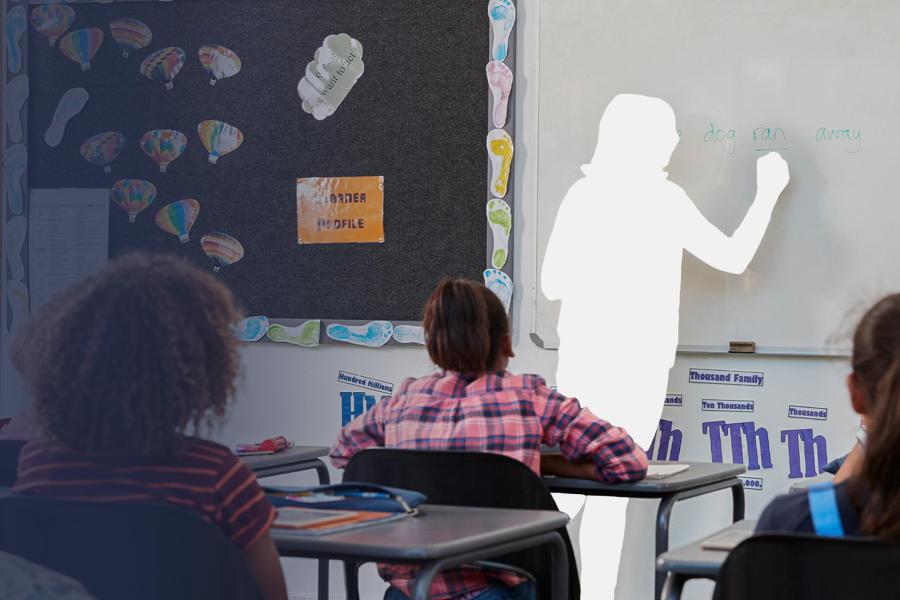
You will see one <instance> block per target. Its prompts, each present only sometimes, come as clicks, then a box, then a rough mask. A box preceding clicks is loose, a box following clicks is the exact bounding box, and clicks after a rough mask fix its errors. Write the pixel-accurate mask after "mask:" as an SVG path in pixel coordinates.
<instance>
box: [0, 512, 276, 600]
mask: <svg viewBox="0 0 900 600" xmlns="http://www.w3.org/2000/svg"><path fill="white" fill-rule="evenodd" d="M0 550H3V551H6V552H9V553H10V554H15V555H17V556H21V557H22V558H25V559H26V560H30V561H32V562H34V563H37V564H39V565H43V566H45V567H47V568H48V569H52V570H54V571H57V572H59V573H62V574H63V575H68V576H69V577H72V578H73V579H76V580H78V581H80V582H81V583H82V584H84V586H85V588H86V589H87V590H88V591H89V592H90V593H91V594H92V595H93V596H95V597H96V598H98V599H99V600H107V599H109V600H120V599H122V598H129V599H130V600H144V599H146V600H155V599H158V598H166V599H167V600H175V599H179V600H180V599H184V600H195V599H197V598H217V599H225V600H258V599H259V598H261V594H260V591H259V588H258V587H257V585H256V581H255V580H254V579H253V576H252V575H251V573H250V571H249V569H248V568H247V565H246V563H245V561H244V558H243V555H242V554H241V552H240V551H239V550H238V549H237V548H236V547H235V546H234V544H232V543H231V542H230V541H229V540H228V538H226V537H225V535H224V534H223V533H222V531H221V530H220V529H219V528H218V527H216V526H214V525H212V524H210V523H207V522H205V521H203V520H202V519H201V518H200V517H199V516H198V515H196V514H194V513H191V512H188V511H185V510H181V509H178V508H174V507H169V506H166V505H162V504H136V503H135V504H129V503H111V502H103V503H101V502H81V501H72V500H54V499H48V498H38V497H31V496H10V497H6V498H2V499H0Z"/></svg>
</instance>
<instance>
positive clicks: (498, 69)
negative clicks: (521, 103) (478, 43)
mask: <svg viewBox="0 0 900 600" xmlns="http://www.w3.org/2000/svg"><path fill="white" fill-rule="evenodd" d="M485 71H486V72H487V80H488V87H490V88H491V94H492V95H493V97H494V108H493V111H492V112H491V115H492V118H493V121H494V127H497V128H500V127H503V126H504V125H505V124H506V110H507V108H508V105H509V92H510V90H512V84H513V74H512V71H510V69H509V67H507V66H506V63H504V62H503V61H501V60H492V61H491V62H489V63H488V64H487V66H486V67H485Z"/></svg>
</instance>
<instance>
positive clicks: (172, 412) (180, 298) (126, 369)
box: [13, 253, 241, 455]
mask: <svg viewBox="0 0 900 600" xmlns="http://www.w3.org/2000/svg"><path fill="white" fill-rule="evenodd" d="M240 318H241V315H240V312H239V311H238V309H237V308H236V306H235V303H234V299H233V296H232V294H231V292H230V291H229V290H228V288H227V287H226V286H225V285H224V284H222V283H221V282H219V281H218V280H217V279H216V278H215V277H214V276H212V275H210V274H209V273H206V272H204V271H201V270H199V269H198V268H196V267H193V266H190V265H189V264H188V263H186V262H184V261H182V260H180V259H178V258H175V257H171V256H150V255H146V254H142V253H135V254H129V255H126V256H123V257H121V258H117V259H115V260H112V261H110V263H109V265H108V266H107V267H106V268H105V269H104V270H103V271H101V272H100V273H99V274H97V275H96V276H94V277H91V278H89V279H86V280H85V281H83V282H82V283H80V284H77V285H75V286H73V287H72V288H70V289H68V290H66V291H65V292H63V293H62V294H60V295H59V296H57V297H56V298H55V299H54V300H52V301H51V302H49V303H48V304H47V305H46V306H45V307H43V308H42V309H41V310H40V311H38V313H37V314H35V315H34V316H33V318H32V320H31V322H30V324H29V325H28V327H27V328H26V329H25V330H23V332H22V333H21V334H20V335H19V336H18V337H17V338H16V340H15V341H14V347H13V361H14V364H15V366H16V367H17V368H18V369H19V371H21V373H22V374H23V376H24V378H25V380H26V382H27V384H28V387H29V389H30V391H31V394H32V396H33V399H34V402H35V408H36V411H37V414H38V417H39V419H40V421H41V424H42V426H43V428H44V430H45V433H46V434H47V435H48V436H49V437H50V438H51V439H53V440H55V441H56V442H58V443H60V444H62V445H63V446H65V447H68V448H70V449H73V450H77V451H86V452H94V451H116V452H126V453H136V454H143V455H148V454H169V453H171V452H174V451H175V450H176V449H177V447H178V445H179V440H180V439H181V437H182V435H181V434H184V433H187V432H191V431H200V430H201V429H202V428H204V427H213V426H215V425H217V424H219V423H220V422H221V420H222V419H223V417H224V416H225V413H226V411H227V409H228V407H229V405H230V403H231V401H232V399H233V397H234V391H235V380H236V378H237V376H238V374H239V371H240V358H239V355H238V341H237V339H236V337H235V335H234V331H233V327H234V325H235V323H237V322H238V320H239V319H240Z"/></svg>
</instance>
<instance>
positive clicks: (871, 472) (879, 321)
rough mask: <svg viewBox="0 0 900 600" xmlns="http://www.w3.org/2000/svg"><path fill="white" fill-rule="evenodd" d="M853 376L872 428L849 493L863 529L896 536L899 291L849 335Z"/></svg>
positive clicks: (899, 498) (899, 515)
mask: <svg viewBox="0 0 900 600" xmlns="http://www.w3.org/2000/svg"><path fill="white" fill-rule="evenodd" d="M852 364H853V374H854V376H855V378H856V381H857V384H858V385H859V386H860V388H861V391H862V394H863V398H864V400H865V402H866V405H867V408H868V413H867V416H868V418H869V422H870V423H871V426H870V428H869V431H868V432H867V435H866V447H865V450H864V452H863V463H862V469H861V473H860V476H857V477H854V478H853V479H852V480H851V482H850V490H849V491H850V496H851V499H852V500H853V503H854V505H855V506H856V507H857V509H859V511H860V517H861V518H860V524H861V528H862V532H863V533H865V534H867V535H874V536H878V537H880V538H885V539H893V540H900V294H894V295H891V296H887V297H886V298H883V299H882V300H880V301H879V302H878V303H877V304H875V306H873V307H872V308H870V309H869V311H868V312H867V313H866V314H865V316H863V318H862V321H860V323H859V326H858V327H857V329H856V334H855V335H854V337H853V359H852Z"/></svg>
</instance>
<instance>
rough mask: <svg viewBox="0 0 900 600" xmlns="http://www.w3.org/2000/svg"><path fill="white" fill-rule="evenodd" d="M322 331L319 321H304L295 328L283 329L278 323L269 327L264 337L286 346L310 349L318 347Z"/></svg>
mask: <svg viewBox="0 0 900 600" xmlns="http://www.w3.org/2000/svg"><path fill="white" fill-rule="evenodd" d="M321 329H322V322H321V321H319V320H314V321H306V322H305V323H302V324H300V325H297V326H296V327H285V326H284V325H279V324H278V323H273V324H272V325H270V326H269V331H267V332H266V336H267V337H268V338H269V339H270V340H272V341H273V342H284V343H286V344H294V345H296V346H303V347H304V348H312V347H315V346H318V345H319V333H320V332H321Z"/></svg>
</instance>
